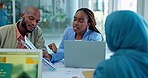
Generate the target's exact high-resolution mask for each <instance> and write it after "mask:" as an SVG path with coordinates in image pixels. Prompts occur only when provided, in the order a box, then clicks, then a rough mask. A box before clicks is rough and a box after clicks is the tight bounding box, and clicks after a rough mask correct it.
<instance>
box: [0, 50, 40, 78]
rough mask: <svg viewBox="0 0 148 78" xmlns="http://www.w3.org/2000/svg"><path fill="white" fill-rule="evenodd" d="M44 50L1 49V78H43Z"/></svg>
mask: <svg viewBox="0 0 148 78" xmlns="http://www.w3.org/2000/svg"><path fill="white" fill-rule="evenodd" d="M41 61H42V50H31V49H0V78H41Z"/></svg>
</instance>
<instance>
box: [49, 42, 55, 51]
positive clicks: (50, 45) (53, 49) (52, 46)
mask: <svg viewBox="0 0 148 78" xmlns="http://www.w3.org/2000/svg"><path fill="white" fill-rule="evenodd" d="M48 47H49V48H50V49H51V50H52V51H53V52H54V53H56V52H57V47H56V45H55V43H51V44H49V45H48Z"/></svg>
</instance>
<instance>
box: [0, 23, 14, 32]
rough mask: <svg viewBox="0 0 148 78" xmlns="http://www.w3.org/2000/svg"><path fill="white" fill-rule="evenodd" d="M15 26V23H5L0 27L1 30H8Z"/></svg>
mask: <svg viewBox="0 0 148 78" xmlns="http://www.w3.org/2000/svg"><path fill="white" fill-rule="evenodd" d="M13 27H14V24H10V25H4V26H1V27H0V30H3V31H4V30H8V29H12V28H13Z"/></svg>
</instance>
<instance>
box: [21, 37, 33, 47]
mask: <svg viewBox="0 0 148 78" xmlns="http://www.w3.org/2000/svg"><path fill="white" fill-rule="evenodd" d="M21 42H22V44H23V45H24V46H25V47H27V49H36V47H35V46H34V45H33V44H32V42H31V41H30V40H29V39H28V38H27V37H26V36H25V41H23V40H21Z"/></svg>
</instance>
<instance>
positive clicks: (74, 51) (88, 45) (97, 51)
mask: <svg viewBox="0 0 148 78" xmlns="http://www.w3.org/2000/svg"><path fill="white" fill-rule="evenodd" d="M105 46H106V44H105V42H103V41H100V42H98V41H72V40H66V41H64V63H65V67H78V68H93V69H94V68H95V67H96V65H97V64H98V63H99V62H101V61H102V60H104V59H105V51H106V50H105Z"/></svg>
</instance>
